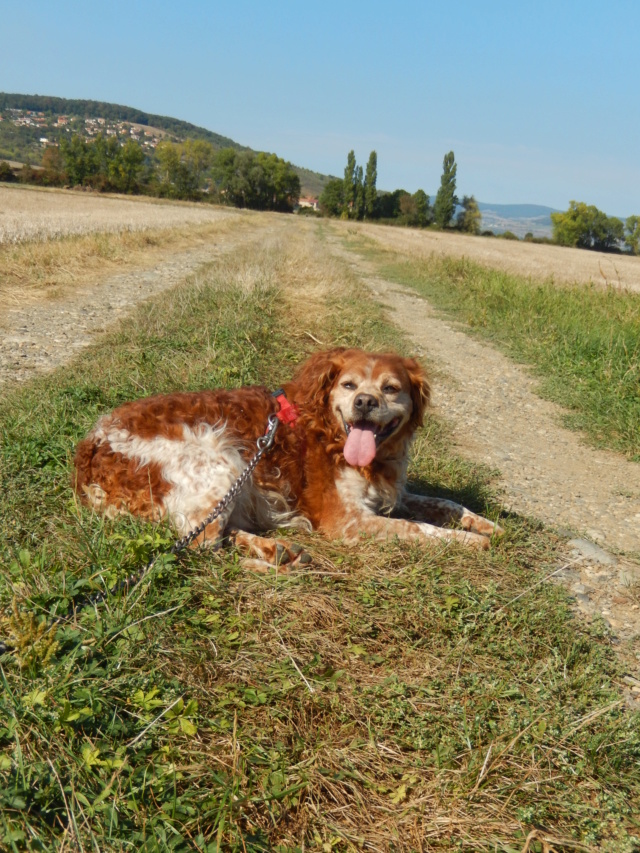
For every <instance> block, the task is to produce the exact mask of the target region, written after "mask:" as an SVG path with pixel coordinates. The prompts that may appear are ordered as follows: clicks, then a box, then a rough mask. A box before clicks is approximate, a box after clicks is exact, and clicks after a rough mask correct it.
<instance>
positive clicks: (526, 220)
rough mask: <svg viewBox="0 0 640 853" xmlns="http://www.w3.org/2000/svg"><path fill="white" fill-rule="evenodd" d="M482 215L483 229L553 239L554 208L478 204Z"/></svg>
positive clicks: (528, 205) (539, 205)
mask: <svg viewBox="0 0 640 853" xmlns="http://www.w3.org/2000/svg"><path fill="white" fill-rule="evenodd" d="M478 207H479V208H480V213H481V214H482V228H483V230H487V231H495V232H496V233H497V234H500V233H504V232H505V231H512V232H513V233H514V234H516V235H517V236H518V237H524V235H525V234H527V233H528V232H531V233H532V234H533V236H534V237H551V234H552V227H551V214H552V213H558V212H559V211H557V210H556V209H555V208H553V207H545V206H544V205H541V204H489V203H487V202H482V201H479V202H478Z"/></svg>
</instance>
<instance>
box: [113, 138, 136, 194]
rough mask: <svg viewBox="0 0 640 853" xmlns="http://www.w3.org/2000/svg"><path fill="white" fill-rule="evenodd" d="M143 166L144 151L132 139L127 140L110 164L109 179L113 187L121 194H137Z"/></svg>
mask: <svg viewBox="0 0 640 853" xmlns="http://www.w3.org/2000/svg"><path fill="white" fill-rule="evenodd" d="M143 165H144V151H143V150H142V148H141V147H140V146H139V145H138V143H137V142H135V141H134V140H133V139H128V140H127V141H126V142H125V143H124V145H122V146H121V147H120V149H119V151H118V154H117V156H116V158H115V159H114V161H113V162H112V164H111V169H110V172H109V178H110V181H111V183H112V184H113V185H114V187H115V188H116V189H117V190H118V191H119V192H123V193H132V192H137V191H138V190H139V189H140V185H139V181H140V175H141V173H142V167H143Z"/></svg>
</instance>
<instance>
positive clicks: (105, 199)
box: [0, 186, 238, 247]
mask: <svg viewBox="0 0 640 853" xmlns="http://www.w3.org/2000/svg"><path fill="white" fill-rule="evenodd" d="M234 215H235V216H237V215H238V213H237V212H236V211H233V210H230V209H226V208H225V209H223V208H220V207H213V206H210V205H205V204H192V203H189V202H168V201H161V200H158V199H149V198H142V197H136V198H131V197H126V196H115V195H111V196H106V195H96V194H94V193H80V192H76V191H73V190H56V189H36V188H30V187H11V186H0V246H3V247H4V246H7V245H11V244H16V243H24V242H33V241H36V240H39V241H46V240H54V239H59V238H61V237H70V236H72V235H80V234H94V233H97V232H100V233H104V232H112V233H121V232H123V231H149V230H163V229H167V228H175V227H176V226H184V225H202V224H205V223H211V222H218V221H220V220H221V219H227V218H229V217H230V216H234Z"/></svg>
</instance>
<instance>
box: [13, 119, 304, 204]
mask: <svg viewBox="0 0 640 853" xmlns="http://www.w3.org/2000/svg"><path fill="white" fill-rule="evenodd" d="M12 179H15V176H14V175H13V170H12V169H11V168H10V167H9V166H8V164H6V163H4V164H2V163H0V180H12ZM20 180H22V181H25V182H28V183H38V184H42V185H45V186H70V187H75V186H84V187H90V188H92V189H95V190H99V191H101V192H120V193H142V194H145V195H154V196H159V197H162V198H174V199H186V200H192V201H200V200H209V201H215V202H218V203H221V204H228V205H232V206H234V207H249V208H253V209H255V210H277V211H281V212H291V211H292V210H293V209H294V207H295V206H296V205H297V203H298V199H299V197H300V178H299V177H298V175H297V174H296V172H295V170H294V168H293V166H292V165H291V163H289V162H288V161H285V160H283V159H281V158H280V157H278V156H277V155H276V154H266V153H263V152H257V153H256V152H254V151H239V150H236V149H234V148H223V149H221V150H216V149H215V148H214V147H213V146H212V145H211V143H209V142H207V141H206V140H203V139H187V140H186V141H185V142H180V143H178V142H170V141H168V140H163V141H162V142H159V143H158V145H157V146H156V149H155V151H154V154H153V156H149V155H148V154H146V153H145V151H144V150H143V148H142V146H141V145H140V144H139V143H138V142H136V141H135V140H133V139H128V140H127V141H126V142H124V143H120V142H119V140H118V139H117V138H116V137H115V136H108V137H107V136H104V135H103V134H100V135H98V136H97V137H96V139H95V140H91V141H88V140H86V139H84V138H83V137H81V136H79V135H77V134H74V135H73V136H72V137H71V139H66V138H63V139H62V140H61V143H60V146H51V147H49V148H47V149H46V150H45V152H44V155H43V160H42V168H41V169H34V168H32V167H29V166H26V167H24V168H23V169H22V173H21V175H20Z"/></svg>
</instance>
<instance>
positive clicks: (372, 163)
mask: <svg viewBox="0 0 640 853" xmlns="http://www.w3.org/2000/svg"><path fill="white" fill-rule="evenodd" d="M377 180H378V155H377V154H376V152H375V151H372V152H371V154H369V160H368V162H367V171H366V172H365V175H364V215H365V217H366V218H367V219H371V218H372V217H374V216H375V215H376V212H377V210H376V208H377V201H378V190H377V189H376V181H377Z"/></svg>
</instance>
